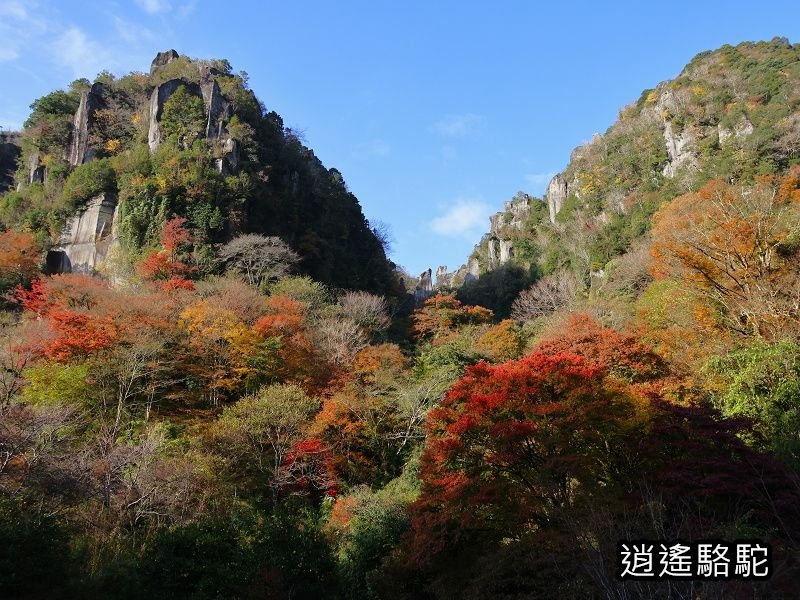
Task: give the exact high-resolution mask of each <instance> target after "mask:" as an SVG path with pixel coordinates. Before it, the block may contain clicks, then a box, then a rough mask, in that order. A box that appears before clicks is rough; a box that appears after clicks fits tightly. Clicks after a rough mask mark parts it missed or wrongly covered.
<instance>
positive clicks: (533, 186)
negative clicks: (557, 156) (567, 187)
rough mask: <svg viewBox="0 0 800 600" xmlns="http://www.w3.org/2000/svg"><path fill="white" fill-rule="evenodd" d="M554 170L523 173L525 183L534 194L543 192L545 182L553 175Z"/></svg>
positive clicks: (548, 181) (545, 185)
mask: <svg viewBox="0 0 800 600" xmlns="http://www.w3.org/2000/svg"><path fill="white" fill-rule="evenodd" d="M555 175H556V173H555V171H550V172H549V173H528V174H527V175H525V183H526V184H527V186H528V187H529V189H530V191H531V192H532V193H534V194H543V193H544V191H545V188H546V187H547V184H548V183H550V180H551V179H552V178H553V177H555Z"/></svg>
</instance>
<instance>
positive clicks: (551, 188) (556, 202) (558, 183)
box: [545, 173, 569, 223]
mask: <svg viewBox="0 0 800 600" xmlns="http://www.w3.org/2000/svg"><path fill="white" fill-rule="evenodd" d="M568 192H569V190H568V188H567V181H566V180H565V179H564V176H563V175H562V174H561V173H558V174H557V175H556V176H555V177H553V178H552V179H551V180H550V183H549V184H548V185H547V192H546V193H545V199H546V200H547V208H548V209H549V211H550V222H551V223H555V222H556V215H557V214H558V213H559V211H560V210H561V207H562V206H564V201H565V200H566V199H567V194H568Z"/></svg>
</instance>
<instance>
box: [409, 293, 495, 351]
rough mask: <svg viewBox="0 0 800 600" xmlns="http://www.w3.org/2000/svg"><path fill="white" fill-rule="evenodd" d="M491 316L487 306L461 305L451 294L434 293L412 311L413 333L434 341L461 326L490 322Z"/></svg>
mask: <svg viewBox="0 0 800 600" xmlns="http://www.w3.org/2000/svg"><path fill="white" fill-rule="evenodd" d="M492 317H493V314H492V311H491V310H489V309H488V308H484V307H482V306H469V305H463V304H462V303H461V302H460V301H459V300H458V299H456V297H455V295H453V294H436V295H435V296H431V297H430V298H428V299H427V300H425V303H424V304H423V305H422V307H421V308H418V309H417V310H416V311H414V316H413V320H414V334H415V335H416V336H417V337H418V338H422V339H432V340H433V341H434V343H435V342H436V341H437V340H442V339H445V338H448V337H450V336H451V335H452V334H453V333H455V332H456V331H457V330H458V328H459V327H461V326H464V325H475V324H480V323H490V322H491V320H492Z"/></svg>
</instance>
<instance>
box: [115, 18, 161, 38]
mask: <svg viewBox="0 0 800 600" xmlns="http://www.w3.org/2000/svg"><path fill="white" fill-rule="evenodd" d="M112 20H113V21H114V29H115V30H116V32H117V35H118V36H119V38H120V39H121V40H123V41H125V42H127V43H128V44H129V45H133V44H137V43H141V42H142V41H147V42H149V41H152V40H154V39H155V34H154V33H153V32H152V31H150V30H149V29H147V28H146V27H142V26H141V25H140V24H138V23H133V22H131V21H128V20H127V19H123V18H122V17H120V16H118V15H113V16H112Z"/></svg>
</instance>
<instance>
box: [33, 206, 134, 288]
mask: <svg viewBox="0 0 800 600" xmlns="http://www.w3.org/2000/svg"><path fill="white" fill-rule="evenodd" d="M118 222H119V213H118V211H117V198H116V196H115V195H114V194H110V193H103V194H100V195H98V196H95V197H94V198H92V199H91V200H89V202H88V203H87V204H86V206H85V207H84V208H82V209H81V210H79V211H78V212H77V213H75V215H73V216H72V217H71V218H70V219H69V220H68V221H67V223H66V225H65V226H64V229H63V230H62V231H61V236H60V237H59V239H58V242H57V244H56V246H55V247H53V248H52V249H51V250H50V251H49V252H48V253H47V270H48V271H49V272H50V273H88V274H91V273H94V272H95V271H96V270H97V269H98V267H100V266H101V265H102V264H103V261H105V259H106V257H107V256H108V254H109V251H110V250H111V248H113V247H114V246H116V245H119V236H118V229H117V226H118Z"/></svg>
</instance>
